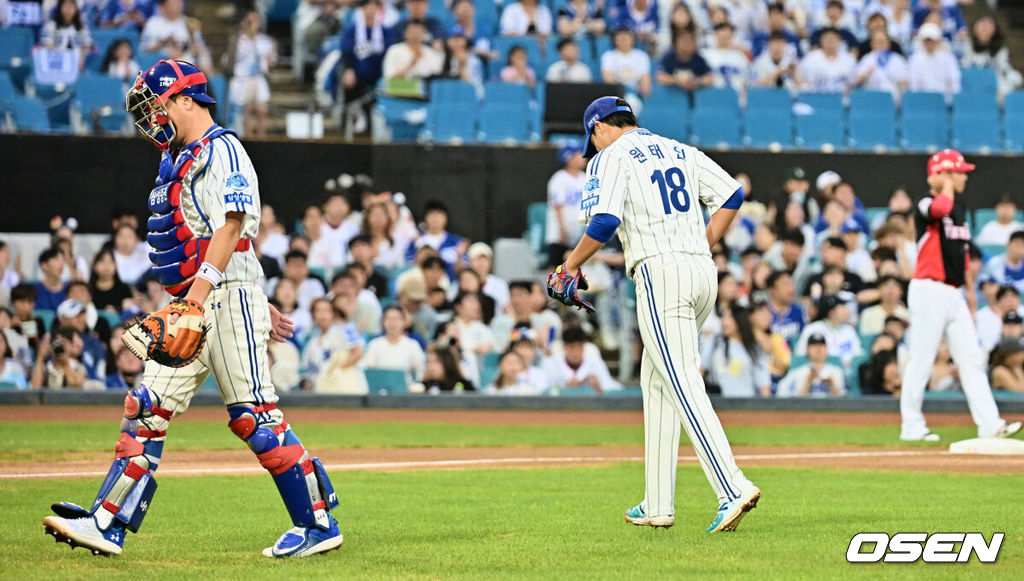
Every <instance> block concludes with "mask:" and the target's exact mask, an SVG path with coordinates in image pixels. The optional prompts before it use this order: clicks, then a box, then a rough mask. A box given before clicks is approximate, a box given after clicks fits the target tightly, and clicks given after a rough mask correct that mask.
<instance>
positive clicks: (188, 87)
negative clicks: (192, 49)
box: [125, 59, 217, 147]
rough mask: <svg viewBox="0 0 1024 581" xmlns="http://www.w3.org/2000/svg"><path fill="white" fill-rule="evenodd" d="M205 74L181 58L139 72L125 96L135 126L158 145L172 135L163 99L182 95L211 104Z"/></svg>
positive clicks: (172, 130)
mask: <svg viewBox="0 0 1024 581" xmlns="http://www.w3.org/2000/svg"><path fill="white" fill-rule="evenodd" d="M206 84H207V80H206V75H204V74H203V72H202V71H201V70H199V67H197V66H195V65H194V64H192V63H190V62H187V61H181V60H170V59H165V60H162V61H160V62H158V63H156V64H155V65H153V66H152V67H150V68H149V69H148V70H146V71H143V72H141V73H139V76H138V77H136V78H135V83H134V84H132V88H131V89H129V90H128V94H127V95H126V96H125V109H127V110H128V112H129V113H131V114H132V115H133V116H134V118H135V126H136V127H138V129H139V132H140V133H142V135H143V136H145V137H147V138H149V139H150V140H152V141H153V143H155V144H156V145H157V146H158V147H165V146H166V145H167V144H168V143H169V142H170V141H171V139H173V138H174V134H175V128H174V124H173V123H172V122H171V120H170V118H169V117H168V116H167V107H166V103H167V100H168V99H170V98H171V97H172V96H174V95H186V96H188V97H191V98H193V99H195V100H196V101H200V102H202V103H209V104H214V103H216V102H217V101H216V99H214V98H213V97H211V96H210V95H209V94H208V92H207V87H206Z"/></svg>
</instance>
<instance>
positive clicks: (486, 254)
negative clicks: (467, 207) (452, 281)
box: [466, 242, 508, 313]
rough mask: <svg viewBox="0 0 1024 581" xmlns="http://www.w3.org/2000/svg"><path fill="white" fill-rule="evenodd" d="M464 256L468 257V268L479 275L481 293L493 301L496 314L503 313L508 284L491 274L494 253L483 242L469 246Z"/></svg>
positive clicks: (506, 302) (506, 303)
mask: <svg viewBox="0 0 1024 581" xmlns="http://www.w3.org/2000/svg"><path fill="white" fill-rule="evenodd" d="M466 254H467V255H468V256H469V267H470V268H472V269H473V271H475V272H476V273H477V275H479V277H480V280H481V281H482V282H483V287H482V288H481V289H480V290H481V292H483V294H485V295H487V296H489V297H491V298H492V299H494V307H495V310H496V312H499V313H500V312H503V311H504V310H505V307H506V306H508V283H507V282H505V281H503V280H501V279H500V278H498V276H497V275H495V274H494V273H492V272H491V268H492V267H493V265H494V251H493V250H491V247H490V246H488V245H487V244H486V243H485V242H474V243H473V244H471V245H470V246H469V250H468V251H467V252H466Z"/></svg>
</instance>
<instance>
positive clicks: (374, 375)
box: [363, 367, 409, 394]
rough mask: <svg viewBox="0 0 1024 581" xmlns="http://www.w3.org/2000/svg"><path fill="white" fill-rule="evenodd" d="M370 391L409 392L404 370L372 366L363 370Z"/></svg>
mask: <svg viewBox="0 0 1024 581" xmlns="http://www.w3.org/2000/svg"><path fill="white" fill-rule="evenodd" d="M363 372H364V374H365V375H366V385H367V386H368V387H369V389H370V393H379V392H387V393H389V394H396V393H408V392H409V384H408V381H407V378H406V375H405V372H404V371H400V370H397V369H378V368H374V367H370V368H367V369H364V370H363Z"/></svg>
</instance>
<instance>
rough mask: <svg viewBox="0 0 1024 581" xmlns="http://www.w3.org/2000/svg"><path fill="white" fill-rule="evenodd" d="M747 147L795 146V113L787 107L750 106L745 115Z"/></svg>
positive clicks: (744, 139)
mask: <svg viewBox="0 0 1024 581" xmlns="http://www.w3.org/2000/svg"><path fill="white" fill-rule="evenodd" d="M743 119H744V130H743V135H744V137H743V144H744V145H746V146H747V147H760V148H771V147H793V114H792V113H791V112H790V110H789V109H788V108H787V109H778V108H774V109H760V108H749V107H748V109H747V114H746V115H745V116H744V118H743Z"/></svg>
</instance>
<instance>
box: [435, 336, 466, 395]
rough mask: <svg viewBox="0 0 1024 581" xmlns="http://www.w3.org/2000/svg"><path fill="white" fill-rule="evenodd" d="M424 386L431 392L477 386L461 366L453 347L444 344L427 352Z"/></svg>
mask: <svg viewBox="0 0 1024 581" xmlns="http://www.w3.org/2000/svg"><path fill="white" fill-rule="evenodd" d="M423 388H424V390H425V391H426V393H429V394H437V393H440V392H442V391H454V392H463V391H476V386H475V385H473V382H471V381H470V380H469V379H467V378H466V377H465V376H464V375H463V373H462V370H461V369H460V368H459V363H458V357H456V355H455V354H454V353H453V348H451V347H442V346H435V347H431V349H430V351H429V352H428V353H427V363H426V366H425V367H424V371H423Z"/></svg>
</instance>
